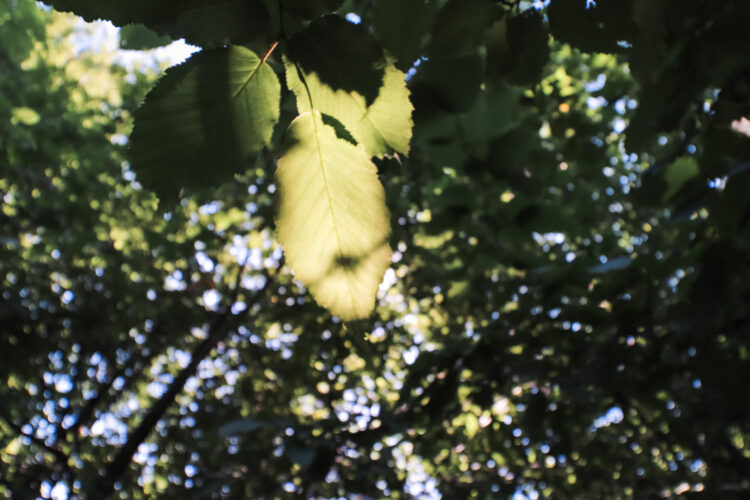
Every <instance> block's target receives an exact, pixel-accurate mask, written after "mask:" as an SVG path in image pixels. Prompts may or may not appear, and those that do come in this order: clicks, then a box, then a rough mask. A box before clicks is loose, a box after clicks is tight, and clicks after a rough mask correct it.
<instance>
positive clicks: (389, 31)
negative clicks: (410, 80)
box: [373, 0, 437, 71]
mask: <svg viewBox="0 0 750 500" xmlns="http://www.w3.org/2000/svg"><path fill="white" fill-rule="evenodd" d="M436 14H437V2H435V1H432V0H427V1H425V0H379V1H378V2H377V3H376V4H375V12H374V19H373V24H374V25H375V32H376V33H377V35H378V37H380V40H381V41H382V42H383V46H384V47H385V48H386V49H387V50H388V52H390V53H391V54H392V55H393V56H394V57H395V58H396V60H397V63H396V67H398V68H399V69H401V70H403V71H407V70H408V69H409V68H411V67H412V65H413V64H414V61H416V60H417V58H418V57H419V55H420V53H421V48H422V42H423V40H424V38H425V37H426V36H427V35H429V33H430V30H431V29H432V25H433V23H434V22H435V15H436Z"/></svg>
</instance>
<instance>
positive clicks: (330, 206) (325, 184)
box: [310, 108, 355, 310]
mask: <svg viewBox="0 0 750 500" xmlns="http://www.w3.org/2000/svg"><path fill="white" fill-rule="evenodd" d="M318 113H319V111H318ZM310 116H311V117H312V121H313V134H314V135H315V144H316V149H317V153H318V163H319V165H320V174H321V176H322V177H323V189H324V191H325V196H326V201H327V202H328V211H329V212H330V213H331V221H332V224H333V233H334V235H335V236H336V248H337V251H339V253H341V236H340V235H339V229H338V226H337V224H336V216H335V215H334V210H333V202H332V197H331V192H330V190H329V188H328V178H327V177H326V169H325V166H324V162H323V152H322V147H321V140H320V134H319V132H318V120H317V115H316V110H315V109H314V108H313V109H312V110H311V113H310ZM321 123H322V122H321ZM323 126H325V125H323ZM336 257H338V256H334V259H335V258H336ZM334 263H335V260H334ZM344 276H345V279H346V288H347V290H349V301H350V303H351V308H352V310H354V309H355V301H354V291H353V290H352V283H351V273H349V271H347V270H344Z"/></svg>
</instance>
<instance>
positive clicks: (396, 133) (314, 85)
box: [286, 61, 414, 157]
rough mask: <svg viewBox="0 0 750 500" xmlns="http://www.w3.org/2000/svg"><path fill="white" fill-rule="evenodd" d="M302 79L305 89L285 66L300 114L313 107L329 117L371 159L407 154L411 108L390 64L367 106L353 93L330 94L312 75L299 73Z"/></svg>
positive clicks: (288, 65) (291, 68) (294, 72)
mask: <svg viewBox="0 0 750 500" xmlns="http://www.w3.org/2000/svg"><path fill="white" fill-rule="evenodd" d="M299 71H303V70H301V69H300V70H299ZM303 75H304V77H305V83H307V87H305V85H304V84H303V83H302V81H301V79H300V76H299V72H298V68H297V66H295V65H294V64H293V63H291V62H289V61H287V62H286V79H287V85H288V86H289V88H290V89H292V91H293V92H294V93H295V95H296V96H297V109H298V110H299V112H300V113H304V112H307V111H310V110H311V109H312V108H313V107H314V108H315V109H317V110H318V111H320V112H321V113H325V114H327V115H330V116H333V117H334V118H336V119H337V120H338V121H340V122H341V123H342V124H343V125H344V126H345V127H346V129H347V130H348V131H349V133H350V134H352V136H353V137H354V138H355V139H356V140H357V142H358V143H359V144H361V145H363V146H364V148H365V150H366V151H367V152H368V153H370V155H372V156H377V157H382V156H383V155H386V154H389V153H392V152H394V151H395V152H398V153H401V154H404V155H408V154H409V142H410V141H411V135H412V127H413V125H414V123H413V121H412V117H411V112H412V110H413V109H414V108H413V107H412V105H411V101H410V100H409V89H408V88H407V87H406V80H405V76H404V73H402V72H401V71H399V70H398V69H396V67H395V66H394V65H393V62H392V61H389V63H388V65H387V66H386V69H385V77H384V78H383V86H382V87H381V88H380V93H379V94H378V97H377V98H376V99H375V101H373V102H372V103H371V104H370V105H369V106H368V105H367V102H366V100H365V98H364V96H362V95H360V94H359V93H357V92H347V91H345V90H341V89H339V90H334V89H332V88H331V87H329V86H328V85H326V84H324V83H323V82H321V80H320V78H318V76H317V75H316V74H315V73H306V72H303ZM308 89H309V92H310V93H309V96H308ZM310 101H312V106H311V104H310Z"/></svg>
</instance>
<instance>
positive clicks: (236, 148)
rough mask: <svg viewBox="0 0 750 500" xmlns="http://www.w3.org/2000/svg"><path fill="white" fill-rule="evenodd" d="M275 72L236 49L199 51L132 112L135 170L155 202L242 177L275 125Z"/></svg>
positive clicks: (278, 90)
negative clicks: (183, 190)
mask: <svg viewBox="0 0 750 500" xmlns="http://www.w3.org/2000/svg"><path fill="white" fill-rule="evenodd" d="M280 95H281V87H280V84H279V81H278V78H277V77H276V73H275V72H274V71H273V69H271V67H270V66H268V64H266V63H265V62H263V61H261V60H260V58H258V56H257V55H255V54H254V53H253V52H251V51H250V50H248V49H245V48H242V47H234V46H232V47H228V48H226V49H220V50H214V51H205V52H200V53H198V54H197V55H195V56H193V57H192V58H190V59H189V60H188V61H187V62H186V63H185V64H182V65H180V66H176V67H174V68H171V69H169V70H168V71H167V74H166V75H165V76H164V77H163V78H162V79H161V80H159V82H158V83H157V85H156V87H155V88H154V89H153V90H152V91H151V92H150V93H149V94H148V96H147V97H146V101H145V103H144V104H143V106H141V107H140V108H139V109H138V110H137V111H136V113H135V129H134V130H133V134H132V137H131V144H132V163H133V165H132V166H133V170H134V171H135V172H136V174H137V175H138V180H139V182H141V183H142V184H143V185H144V186H146V187H149V188H151V189H154V190H155V191H156V192H157V194H158V195H159V196H160V198H162V199H164V198H172V199H174V198H175V197H176V195H177V194H178V193H179V190H180V189H181V188H183V187H195V188H198V187H209V186H215V185H218V184H220V183H221V182H222V181H224V180H226V179H228V178H231V176H232V175H233V174H234V173H236V172H241V171H243V170H244V169H245V168H246V167H247V165H248V161H249V160H250V159H252V158H253V157H254V156H255V155H256V154H257V153H258V152H260V151H261V150H262V149H263V147H264V146H267V145H268V144H269V143H270V141H271V134H272V133H273V128H274V126H275V125H276V122H277V121H278V119H279V100H280Z"/></svg>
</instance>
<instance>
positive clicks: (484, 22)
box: [430, 0, 500, 57]
mask: <svg viewBox="0 0 750 500" xmlns="http://www.w3.org/2000/svg"><path fill="white" fill-rule="evenodd" d="M499 13H500V9H499V8H498V7H497V6H496V5H495V3H494V2H492V1H491V0H448V3H446V4H445V5H444V6H443V8H442V9H440V12H439V13H438V15H437V20H436V21H435V26H434V28H433V29H432V43H431V44H430V56H431V57H456V56H463V55H467V54H471V53H472V52H474V49H476V48H477V47H478V46H479V45H480V44H481V43H482V40H484V31H485V30H486V29H487V28H488V27H489V26H490V25H491V24H492V22H493V21H494V20H495V19H496V18H497V16H498V14H499Z"/></svg>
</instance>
